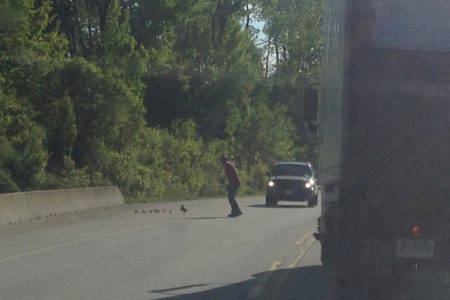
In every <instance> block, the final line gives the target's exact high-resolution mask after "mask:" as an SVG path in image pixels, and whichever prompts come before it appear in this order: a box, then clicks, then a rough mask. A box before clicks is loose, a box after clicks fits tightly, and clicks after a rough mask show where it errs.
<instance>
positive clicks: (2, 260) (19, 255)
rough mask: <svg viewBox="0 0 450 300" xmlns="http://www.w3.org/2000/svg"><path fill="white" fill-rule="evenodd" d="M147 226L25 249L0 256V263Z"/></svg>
mask: <svg viewBox="0 0 450 300" xmlns="http://www.w3.org/2000/svg"><path fill="white" fill-rule="evenodd" d="M147 228H148V226H145V227H139V228H134V229H129V230H123V231H118V232H112V233H106V234H101V235H97V236H92V237H89V238H85V239H80V240H76V241H71V242H67V243H63V244H58V245H53V246H50V247H46V248H41V249H36V250H33V251H27V252H24V253H21V254H17V255H13V256H9V257H5V258H0V263H3V262H7V261H10V260H14V259H19V258H22V257H27V256H32V255H35V254H39V253H42V252H46V251H50V250H55V249H58V248H63V247H67V246H71V245H75V244H80V243H83V242H88V241H93V240H97V239H103V238H107V237H112V236H117V235H122V234H126V233H131V232H136V231H141V230H143V229H147Z"/></svg>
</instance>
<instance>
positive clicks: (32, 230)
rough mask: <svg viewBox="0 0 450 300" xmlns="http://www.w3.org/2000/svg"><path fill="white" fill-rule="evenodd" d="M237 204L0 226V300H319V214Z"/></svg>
mask: <svg viewBox="0 0 450 300" xmlns="http://www.w3.org/2000/svg"><path fill="white" fill-rule="evenodd" d="M238 202H239V204H240V206H241V209H242V211H243V215H242V216H240V217H237V218H227V217H226V215H227V214H228V213H229V210H230V209H229V205H228V201H227V200H226V199H214V200H195V201H184V202H167V203H148V204H132V205H127V206H122V207H116V208H112V209H103V210H97V211H93V212H89V213H82V214H72V215H66V216H63V217H58V218H55V219H51V220H49V219H45V220H39V221H34V222H30V223H27V224H18V225H14V226H9V227H3V228H0V299H2V300H4V299H5V300H8V299H12V300H16V299H33V300H36V299H42V300H44V299H45V300H53V299H54V300H56V299H57V300H61V299H95V300H101V299H105V300H106V299H108V300H110V299H120V300H126V299H162V298H167V299H312V300H315V299H326V298H327V292H328V289H329V283H328V281H329V276H328V274H327V272H326V270H325V269H324V268H323V267H322V265H321V263H320V259H319V257H320V245H319V243H318V242H316V241H315V239H314V238H313V236H312V233H313V232H314V230H315V228H316V223H317V222H316V219H317V217H318V216H319V214H320V208H319V207H315V208H307V207H306V206H305V205H304V204H302V203H295V202H294V203H289V202H280V205H279V207H276V208H267V207H265V206H264V199H263V197H250V198H238ZM181 204H183V205H184V206H185V208H186V209H187V211H186V212H185V213H183V212H182V211H181V210H180V205H181Z"/></svg>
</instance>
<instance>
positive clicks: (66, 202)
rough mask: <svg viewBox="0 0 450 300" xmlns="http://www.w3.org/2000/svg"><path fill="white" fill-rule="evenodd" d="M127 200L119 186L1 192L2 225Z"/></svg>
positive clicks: (107, 205) (110, 204)
mask: <svg viewBox="0 0 450 300" xmlns="http://www.w3.org/2000/svg"><path fill="white" fill-rule="evenodd" d="M124 203H125V200H124V197H123V196H122V194H121V193H120V190H119V189H118V188H117V187H116V186H107V187H94V188H79V189H67V190H47V191H32V192H22V193H9V194H0V225H7V224H14V223H20V222H28V221H32V220H36V219H41V218H48V217H52V216H58V215H63V214H66V213H73V212H79V211H86V210H91V209H96V208H102V207H110V206H117V205H122V204H124Z"/></svg>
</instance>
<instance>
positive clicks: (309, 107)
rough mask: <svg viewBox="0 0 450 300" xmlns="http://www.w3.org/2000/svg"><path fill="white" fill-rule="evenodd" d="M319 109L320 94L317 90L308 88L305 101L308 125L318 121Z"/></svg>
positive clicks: (304, 109) (304, 110)
mask: <svg viewBox="0 0 450 300" xmlns="http://www.w3.org/2000/svg"><path fill="white" fill-rule="evenodd" d="M318 107H319V92H318V91H317V90H316V89H312V88H308V89H307V90H306V91H305V97H304V99H303V114H304V117H305V121H306V123H314V122H315V121H316V120H317V110H318Z"/></svg>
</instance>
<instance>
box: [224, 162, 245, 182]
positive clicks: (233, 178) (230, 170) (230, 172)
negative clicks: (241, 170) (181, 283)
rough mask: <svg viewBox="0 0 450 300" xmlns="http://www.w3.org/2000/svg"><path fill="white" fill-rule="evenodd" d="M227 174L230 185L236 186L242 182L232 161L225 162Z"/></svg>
mask: <svg viewBox="0 0 450 300" xmlns="http://www.w3.org/2000/svg"><path fill="white" fill-rule="evenodd" d="M225 176H227V179H228V184H229V185H232V186H236V185H240V184H241V179H240V178H239V175H238V174H237V171H236V168H235V166H234V165H233V164H232V163H231V162H230V161H227V162H226V163H225Z"/></svg>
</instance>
